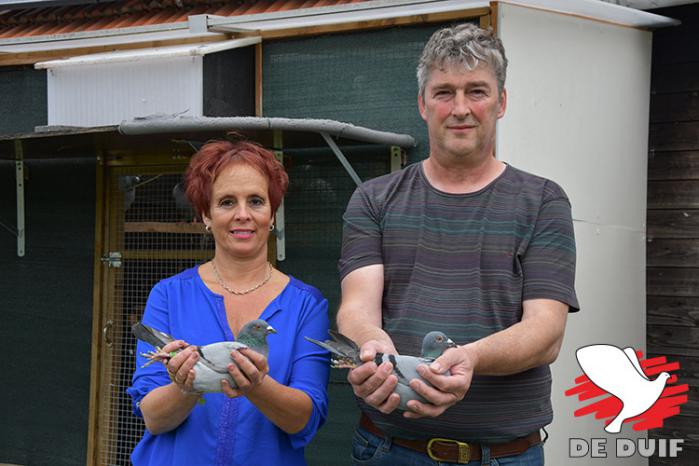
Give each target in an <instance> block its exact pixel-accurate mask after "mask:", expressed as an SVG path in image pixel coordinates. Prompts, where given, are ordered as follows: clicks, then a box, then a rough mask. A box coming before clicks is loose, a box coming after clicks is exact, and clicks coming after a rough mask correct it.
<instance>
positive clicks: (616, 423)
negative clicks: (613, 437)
mask: <svg viewBox="0 0 699 466" xmlns="http://www.w3.org/2000/svg"><path fill="white" fill-rule="evenodd" d="M625 420H626V418H625V417H622V416H621V413H619V415H618V416H617V417H615V418H614V419H612V422H610V423H609V424H607V426H606V427H605V428H604V430H606V431H607V432H609V433H610V434H618V433H619V432H621V425H622V424H623V423H624V421H625Z"/></svg>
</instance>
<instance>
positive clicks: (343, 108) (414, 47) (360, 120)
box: [263, 25, 440, 161]
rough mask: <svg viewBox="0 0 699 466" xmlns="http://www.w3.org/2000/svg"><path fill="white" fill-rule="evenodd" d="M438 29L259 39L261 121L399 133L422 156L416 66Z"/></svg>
mask: <svg viewBox="0 0 699 466" xmlns="http://www.w3.org/2000/svg"><path fill="white" fill-rule="evenodd" d="M439 27H440V26H437V25H428V26H420V27H405V28H393V29H387V30H379V31H366V32H357V33H350V34H337V35H328V36H322V37H311V38H302V39H293V40H284V41H277V42H269V43H267V42H265V46H264V47H263V53H264V83H263V84H264V85H263V100H264V104H263V108H264V113H265V116H278V117H295V118H329V119H333V120H338V121H346V122H349V123H353V124H355V125H361V126H366V127H368V128H373V129H380V130H385V131H394V132H398V133H406V134H410V135H411V136H413V137H414V138H415V139H416V141H417V142H418V145H417V147H416V148H415V149H412V150H410V151H409V153H408V156H409V159H410V161H416V160H420V159H422V158H424V157H425V156H426V155H427V147H428V145H427V131H426V128H425V124H424V122H423V120H422V118H420V114H419V112H418V109H417V79H416V77H415V68H416V67H417V62H418V59H419V56H420V53H421V52H422V48H423V46H424V44H425V42H426V41H427V39H429V37H430V35H431V34H432V33H433V32H434V31H435V30H436V29H438V28H439Z"/></svg>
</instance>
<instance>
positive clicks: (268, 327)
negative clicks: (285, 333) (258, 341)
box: [266, 325, 277, 335]
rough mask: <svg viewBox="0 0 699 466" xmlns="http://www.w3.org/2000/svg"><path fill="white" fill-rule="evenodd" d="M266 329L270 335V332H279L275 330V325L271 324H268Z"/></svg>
mask: <svg viewBox="0 0 699 466" xmlns="http://www.w3.org/2000/svg"><path fill="white" fill-rule="evenodd" d="M266 330H267V335H269V334H270V333H277V331H276V330H274V327H272V326H271V325H268V326H267V329H266Z"/></svg>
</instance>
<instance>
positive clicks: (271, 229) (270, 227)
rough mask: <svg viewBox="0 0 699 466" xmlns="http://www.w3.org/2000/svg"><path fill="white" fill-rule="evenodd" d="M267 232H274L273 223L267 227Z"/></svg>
mask: <svg viewBox="0 0 699 466" xmlns="http://www.w3.org/2000/svg"><path fill="white" fill-rule="evenodd" d="M269 231H274V223H273V224H271V225H270V226H269Z"/></svg>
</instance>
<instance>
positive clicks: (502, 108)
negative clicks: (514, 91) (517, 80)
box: [498, 89, 507, 118]
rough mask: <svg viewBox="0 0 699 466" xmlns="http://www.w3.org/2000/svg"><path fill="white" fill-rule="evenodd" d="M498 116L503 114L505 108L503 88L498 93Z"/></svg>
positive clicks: (505, 97) (505, 91) (504, 90)
mask: <svg viewBox="0 0 699 466" xmlns="http://www.w3.org/2000/svg"><path fill="white" fill-rule="evenodd" d="M498 105H499V108H498V118H502V117H503V116H505V110H506V109H507V89H503V90H502V93H501V94H500V99H499V101H498Z"/></svg>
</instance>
